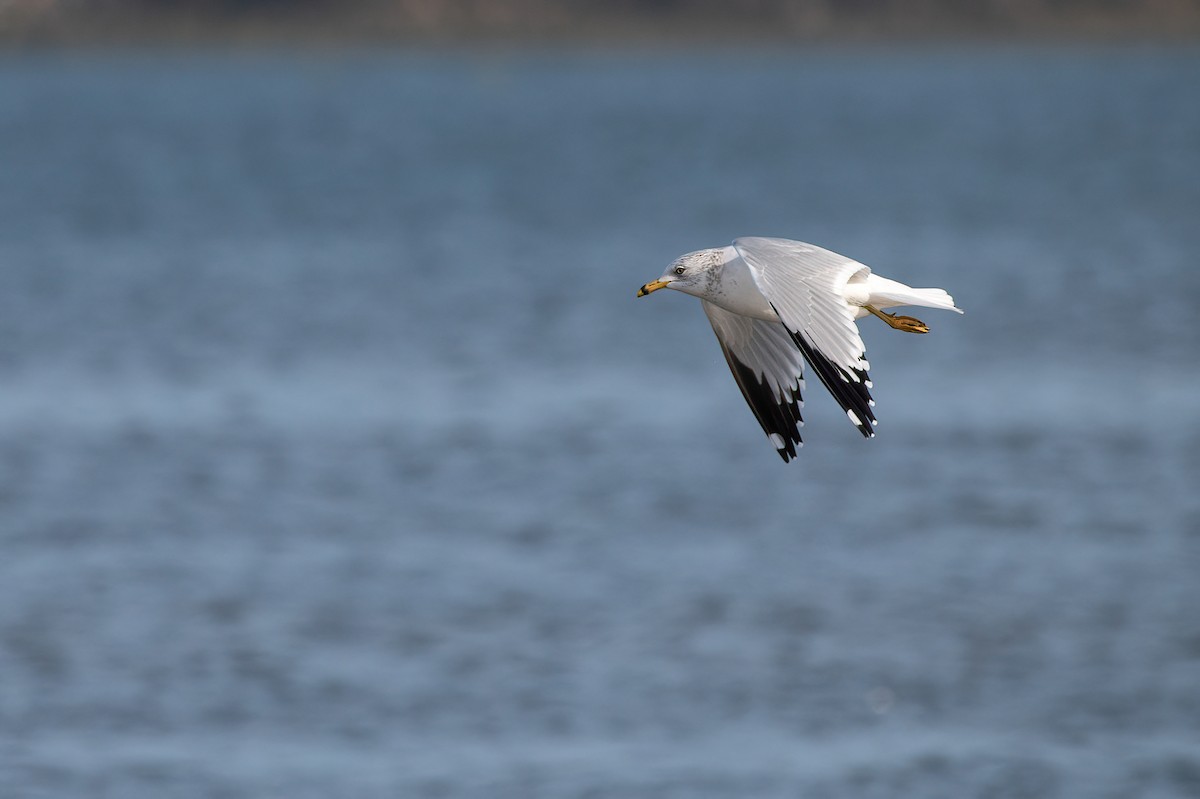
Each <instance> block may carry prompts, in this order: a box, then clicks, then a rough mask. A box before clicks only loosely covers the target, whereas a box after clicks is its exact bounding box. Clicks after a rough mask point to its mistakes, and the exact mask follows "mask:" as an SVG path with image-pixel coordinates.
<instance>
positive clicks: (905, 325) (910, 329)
mask: <svg viewBox="0 0 1200 799" xmlns="http://www.w3.org/2000/svg"><path fill="white" fill-rule="evenodd" d="M863 307H864V308H866V309H867V310H868V311H870V312H871V313H872V314H874V315H875V316H878V317H879V318H880V319H882V320H883V321H884V323H885V324H887V325H888V327H892V328H895V329H896V330H903V331H904V332H905V333H928V332H929V327H928V325H926V324H925V323H924V322H922V321H921V320H920V319H914V318H913V317H911V316H900V315H898V314H894V313H884V312H883V311H881V310H879V309H878V308H876V307H874V306H873V305H864V306H863Z"/></svg>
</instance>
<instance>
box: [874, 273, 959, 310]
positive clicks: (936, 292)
mask: <svg viewBox="0 0 1200 799" xmlns="http://www.w3.org/2000/svg"><path fill="white" fill-rule="evenodd" d="M866 283H867V290H868V291H869V292H870V296H869V297H868V299H867V302H868V304H870V305H874V306H875V307H876V308H891V307H894V306H897V305H920V306H921V307H923V308H942V309H944V310H947V311H956V312H958V313H962V309H961V308H957V307H955V305H954V298H953V297H951V296H950V295H949V294H947V293H946V290H945V289H914V288H912V287H911V286H906V285H904V284H903V283H898V282H897V281H895V280H888V279H887V278H886V277H880V276H879V275H876V274H872V275H870V276H868V277H867V281H866Z"/></svg>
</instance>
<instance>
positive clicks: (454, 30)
mask: <svg viewBox="0 0 1200 799" xmlns="http://www.w3.org/2000/svg"><path fill="white" fill-rule="evenodd" d="M517 6H521V4H520V3H518V4H517ZM40 8H42V9H49V10H41V11H38V12H34V11H29V10H28V9H25V7H24V6H21V5H20V4H19V3H18V4H13V5H11V6H10V7H8V9H7V10H3V11H0V48H8V49H14V48H15V49H24V48H37V49H40V48H60V47H66V48H70V47H76V46H82V47H120V46H139V45H151V46H153V45H197V46H208V45H222V46H233V47H241V46H245V47H255V46H262V45H266V46H301V47H332V48H340V47H356V46H406V45H416V46H438V45H445V46H470V45H494V46H501V47H504V46H521V45H558V44H563V45H579V46H629V47H631V48H635V49H636V48H637V47H639V46H642V45H646V44H655V45H663V44H665V45H668V46H669V45H679V46H687V45H694V44H701V45H720V44H728V45H730V46H737V45H739V44H744V45H755V46H761V45H764V44H767V45H771V44H774V45H787V44H823V43H834V44H839V43H863V44H871V43H921V42H923V41H937V42H942V41H951V42H952V41H955V40H961V41H966V42H974V41H983V42H990V41H999V42H1005V41H1015V42H1032V43H1037V42H1119V43H1127V42H1133V43H1137V42H1175V43H1186V42H1194V41H1200V3H1188V4H1180V5H1177V6H1175V7H1174V8H1173V9H1171V10H1169V11H1165V12H1164V11H1163V10H1161V9H1160V10H1158V11H1150V10H1145V9H1141V8H1137V9H1128V10H1113V9H1111V8H1110V9H1107V10H1105V9H1104V6H1103V5H1102V4H1096V5H1095V6H1089V7H1087V8H1082V9H1079V8H1077V9H1072V10H1070V11H1066V12H1058V13H1051V12H1049V11H1041V12H1039V11H1037V10H1032V11H1031V10H1026V11H1024V12H1021V13H1012V14H998V13H986V14H982V13H972V14H962V13H958V14H946V13H934V12H930V13H924V14H920V13H915V14H901V13H899V12H897V11H895V10H891V11H889V10H870V11H861V12H859V13H854V14H844V13H842V14H826V15H813V14H792V15H784V16H780V15H779V14H758V15H752V16H748V15H742V16H736V15H732V14H728V13H713V12H707V13H705V12H702V11H687V10H680V11H674V12H668V11H660V12H648V11H635V10H626V11H625V12H624V13H619V12H607V11H603V10H597V9H592V10H590V11H589V10H586V9H585V10H583V11H580V12H577V13H570V14H566V13H557V14H555V13H533V12H529V13H527V12H522V11H513V10H512V8H511V7H508V8H509V10H508V11H507V12H504V13H494V12H488V13H484V12H480V13H476V14H443V15H440V16H438V15H435V16H425V17H420V16H419V15H414V14H412V13H406V12H405V11H404V10H403V9H402V8H400V7H396V8H383V7H381V6H351V7H349V8H342V9H339V10H336V11H335V10H333V9H331V8H329V7H326V6H322V5H319V4H317V5H308V6H302V7H301V8H300V9H299V10H295V9H293V10H290V11H288V12H283V11H281V10H279V9H278V7H277V6H276V7H274V10H272V7H271V6H269V5H267V6H264V7H260V8H258V9H253V10H246V11H240V12H231V11H226V12H224V13H217V12H213V11H210V10H205V9H200V8H197V7H186V6H185V7H183V8H179V7H174V8H172V9H171V10H164V9H161V8H158V7H152V6H139V7H138V8H137V9H136V10H135V9H131V8H127V7H122V8H119V9H111V10H109V11H96V10H89V11H83V10H74V11H70V12H68V11H63V10H60V9H58V8H57V7H56V6H53V5H49V6H43V7H40ZM481 8H487V7H486V6H483V7H481ZM23 9H24V10H23ZM536 10H537V9H534V11H536ZM543 10H544V9H543Z"/></svg>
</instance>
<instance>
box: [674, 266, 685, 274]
mask: <svg viewBox="0 0 1200 799" xmlns="http://www.w3.org/2000/svg"><path fill="white" fill-rule="evenodd" d="M675 274H677V275H682V274H683V267H682V266H677V267H675Z"/></svg>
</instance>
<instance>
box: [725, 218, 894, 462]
mask: <svg viewBox="0 0 1200 799" xmlns="http://www.w3.org/2000/svg"><path fill="white" fill-rule="evenodd" d="M733 246H734V248H735V249H736V250H737V252H738V255H740V256H741V257H742V260H743V261H745V262H746V264H747V266H749V267H750V273H751V274H752V275H753V276H754V281H755V283H756V284H757V285H758V289H759V291H761V292H762V293H763V296H764V297H766V298H767V300H768V301H769V302H770V303H771V307H772V308H774V309H775V312H776V313H777V314H779V318H780V319H781V320H782V321H783V326H784V327H785V328H786V329H787V332H788V333H789V334H790V336H791V339H792V340H793V341H794V342H795V343H796V346H797V347H799V348H800V351H801V352H802V353H804V358H805V359H806V360H807V361H808V362H809V363H810V364H812V367H813V370H814V371H815V372H816V373H817V377H819V378H820V379H821V382H822V383H823V384H824V385H825V388H827V389H829V393H831V394H833V397H834V399H836V400H837V403H838V405H840V406H841V407H842V410H843V411H845V412H846V415H847V416H848V417H850V421H851V422H853V423H854V424H855V426H857V427H858V430H859V432H860V433H862V434H863V435H864V436H866V437H868V438H870V437H871V436H873V435H875V431H874V429H873V427H874V425H875V424H876V421H875V413H874V411H873V410H872V406H874V405H875V401H874V400H872V399H871V392H870V388H871V379H870V376H869V375H868V374H867V370H868V369H869V368H870V364H868V363H867V360H866V357H865V356H866V347H865V346H864V345H863V340H862V337H861V336H859V334H858V326H857V325H856V324H855V323H854V311H853V310H852V309H851V307H850V306H849V305H848V304H847V303H846V300H845V298H844V297H843V294H842V289H843V288H844V287H845V285H846V284H847V283H848V282H858V281H863V280H866V279H867V275H869V274H870V273H871V270H870V268H868V267H867V266H865V265H863V264H860V263H858V262H857V261H853V260H851V259H849V258H847V257H846V256H844V255H838V254H837V253H835V252H831V251H829V250H825V249H822V248H820V247H814V246H813V245H811V244H805V243H804V242H800V241H790V240H788V239H770V238H741V239H736V240H735V241H734V242H733Z"/></svg>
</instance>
